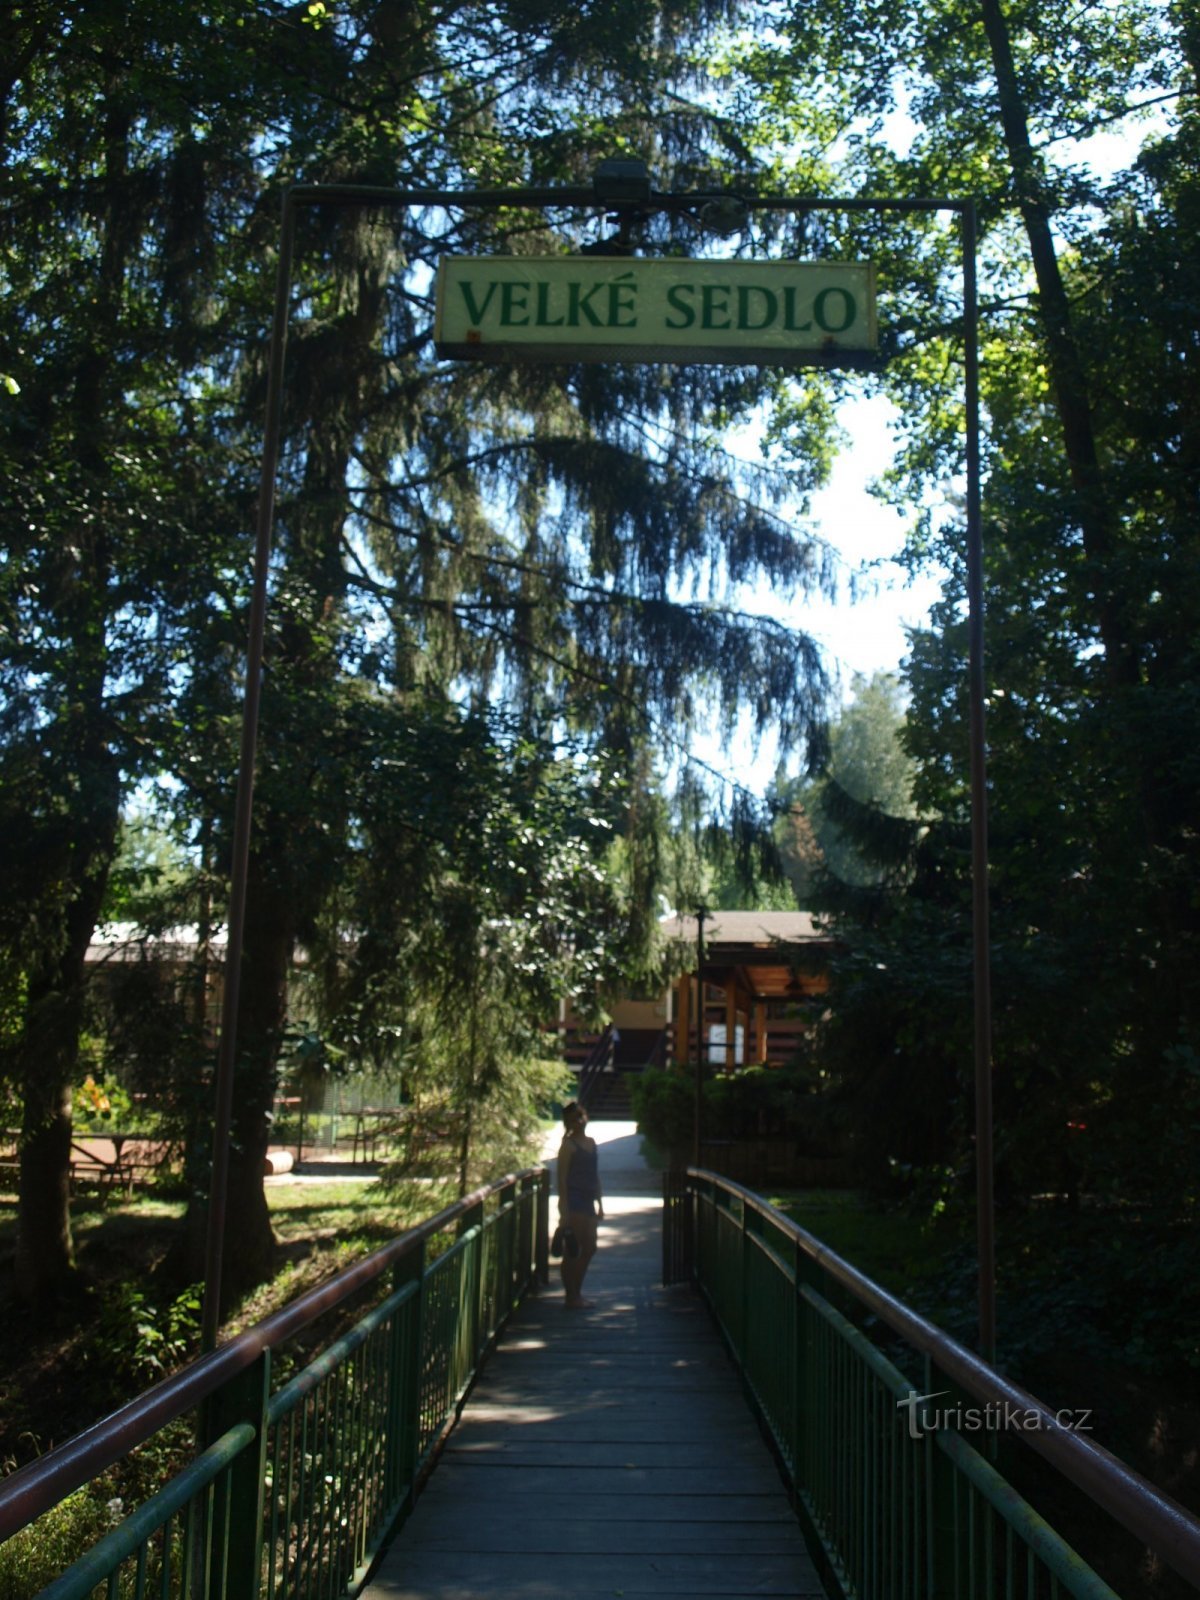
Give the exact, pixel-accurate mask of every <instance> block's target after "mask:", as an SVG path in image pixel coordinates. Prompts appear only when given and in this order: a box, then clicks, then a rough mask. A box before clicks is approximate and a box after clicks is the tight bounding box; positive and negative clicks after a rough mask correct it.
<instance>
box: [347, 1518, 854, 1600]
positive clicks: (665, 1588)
mask: <svg viewBox="0 0 1200 1600" xmlns="http://www.w3.org/2000/svg"><path fill="white" fill-rule="evenodd" d="M394 1553H395V1554H396V1555H397V1556H405V1559H402V1560H400V1559H398V1560H396V1561H394V1562H393V1561H389V1562H388V1564H387V1566H386V1567H385V1569H384V1570H383V1571H381V1572H380V1574H379V1576H378V1577H377V1578H376V1579H375V1580H374V1582H373V1583H372V1584H371V1586H370V1588H369V1590H368V1591H367V1592H368V1593H369V1594H370V1595H371V1596H372V1597H373V1600H534V1597H537V1600H566V1597H568V1596H569V1597H570V1600H581V1597H583V1596H592V1595H596V1596H600V1595H603V1596H605V1597H606V1600H613V1596H614V1595H618V1594H620V1595H623V1596H624V1597H625V1600H628V1597H629V1594H630V1591H631V1590H632V1591H640V1592H642V1593H644V1594H647V1595H721V1596H725V1597H727V1596H729V1595H730V1594H754V1595H787V1596H790V1597H792V1600H795V1597H798V1596H806V1597H807V1596H819V1595H823V1593H824V1591H823V1590H822V1588H821V1585H820V1583H819V1581H818V1579H817V1577H816V1574H815V1572H814V1571H813V1569H812V1568H811V1567H808V1566H806V1564H805V1563H803V1562H801V1561H800V1560H798V1559H796V1558H793V1557H792V1556H790V1555H789V1556H773V1555H758V1556H744V1557H737V1556H727V1557H721V1556H705V1555H677V1554H662V1555H650V1554H645V1555H634V1554H631V1555H624V1554H616V1555H590V1556H582V1557H580V1558H579V1559H578V1560H577V1559H576V1558H575V1555H574V1551H573V1549H572V1546H571V1542H570V1535H569V1533H564V1536H563V1539H562V1542H561V1544H560V1546H559V1548H558V1550H557V1552H556V1553H555V1554H554V1555H551V1556H542V1555H532V1556H531V1555H520V1554H506V1553H495V1554H489V1555H486V1556H484V1555H475V1554H472V1553H471V1552H469V1551H468V1552H466V1553H464V1552H462V1551H459V1552H457V1553H454V1552H448V1551H441V1550H437V1551H425V1550H416V1549H409V1550H408V1551H407V1552H405V1551H404V1548H403V1541H402V1542H401V1546H400V1548H399V1549H398V1550H396V1551H395V1552H394Z"/></svg>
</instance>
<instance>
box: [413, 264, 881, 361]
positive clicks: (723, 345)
mask: <svg viewBox="0 0 1200 1600" xmlns="http://www.w3.org/2000/svg"><path fill="white" fill-rule="evenodd" d="M434 342H435V344H436V346H437V350H438V353H439V355H443V356H451V357H455V358H457V359H467V360H476V361H512V360H524V361H530V360H533V361H675V362H688V361H703V362H718V363H720V362H723V363H728V364H733V365H750V364H759V365H765V366H797V365H798V366H812V365H818V366H821V365H829V366H841V365H847V366H851V365H863V364H867V363H869V362H871V361H872V359H873V354H874V351H875V349H876V344H877V329H876V322H875V269H874V267H873V266H872V265H871V264H869V263H866V262H800V261H681V260H675V259H672V260H649V261H645V260H639V259H633V258H629V257H611V256H605V257H602V258H597V257H594V256H482V257H480V256H444V257H443V258H442V261H441V265H440V266H439V269H438V283H437V320H436V323H435V325H434Z"/></svg>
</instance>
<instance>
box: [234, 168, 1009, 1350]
mask: <svg viewBox="0 0 1200 1600" xmlns="http://www.w3.org/2000/svg"><path fill="white" fill-rule="evenodd" d="M308 206H342V207H364V208H369V209H379V210H398V209H403V208H405V207H408V206H435V207H441V208H446V209H472V210H483V211H495V210H499V209H501V208H504V207H532V208H540V209H543V210H548V209H561V208H567V209H576V210H592V211H595V210H599V211H602V212H604V213H616V214H618V215H621V214H623V213H624V214H629V213H634V212H636V213H646V212H650V211H657V212H666V213H681V212H686V213H696V212H699V213H700V215H701V220H702V221H703V220H704V219H705V218H706V217H711V218H713V219H714V221H716V222H717V223H718V225H720V226H721V228H722V231H729V225H730V224H731V223H732V224H733V225H734V226H735V227H736V225H738V223H739V219H741V220H745V219H747V218H748V217H749V215H750V214H751V213H753V212H755V211H775V212H790V213H806V212H813V211H837V212H876V213H884V212H894V213H897V214H910V215H911V214H914V213H937V212H941V213H948V214H950V215H952V216H956V217H957V218H958V220H959V227H960V235H961V245H962V282H963V310H962V336H963V349H964V392H963V401H964V410H965V425H966V439H965V467H966V479H967V563H968V597H969V639H970V649H969V661H968V683H969V696H970V751H971V754H970V763H971V863H972V867H971V870H972V907H973V913H972V927H973V941H972V942H973V951H972V963H973V972H974V1072H975V1142H976V1195H977V1234H978V1256H979V1294H978V1298H979V1341H978V1342H979V1351H980V1354H981V1355H982V1356H983V1358H984V1359H985V1360H987V1361H991V1360H992V1359H993V1357H994V1354H995V1342H996V1311H995V1265H994V1258H995V1243H994V1226H993V1159H992V1080H991V1070H992V1066H991V981H990V953H989V928H988V883H987V875H988V860H987V767H986V741H985V724H984V657H983V539H982V493H981V482H980V475H981V459H980V435H979V325H978V293H977V277H976V232H977V222H976V208H975V202H974V200H972V199H962V200H953V199H932V198H931V199H866V198H864V199H838V198H829V197H825V196H821V195H764V196H746V195H740V194H736V193H717V194H714V193H712V192H681V193H675V192H662V191H657V190H653V189H652V188H651V187H650V180H649V177H648V175H647V173H646V169H645V167H644V166H643V165H642V164H641V163H640V162H636V161H628V160H611V161H605V162H602V163H601V164H600V167H599V168H598V169H597V172H596V175H595V178H594V181H593V183H592V184H590V185H578V186H568V185H564V186H561V187H557V188H555V187H549V188H515V189H418V188H413V189H389V188H382V187H375V186H373V185H369V184H353V183H347V184H294V185H292V186H291V187H289V188H288V189H287V190H286V191H285V192H284V196H283V214H282V222H281V228H280V238H279V259H278V263H277V267H276V277H275V304H274V313H273V320H272V327H271V343H270V354H269V360H268V368H267V414H266V426H265V432H264V438H263V459H262V473H261V477H260V483H259V496H258V512H257V519H256V534H255V547H254V569H253V588H252V595H251V605H250V616H249V624H248V636H247V646H246V689H245V699H244V703H243V716H242V735H241V748H240V754H239V765H238V780H237V792H236V800H235V811H234V833H233V849H232V864H231V883H230V899H229V918H228V943H227V950H226V973H225V999H224V1005H223V1008H222V1018H221V1033H220V1041H219V1046H218V1052H217V1071H216V1092H215V1108H214V1119H213V1165H212V1176H211V1182H210V1189H209V1207H208V1224H207V1235H206V1251H205V1285H204V1309H203V1316H202V1348H203V1349H204V1350H211V1349H212V1348H214V1346H215V1344H216V1338H217V1328H218V1324H219V1307H220V1288H221V1273H222V1251H223V1239H224V1231H225V1209H226V1190H227V1186H228V1178H229V1134H230V1127H231V1122H232V1112H233V1079H234V1062H235V1060H236V1053H237V1030H238V1011H239V1004H240V987H241V963H242V950H243V944H244V929H245V912H246V886H247V873H248V866H249V856H250V825H251V818H252V814H253V805H254V768H255V757H256V750H257V743H258V724H259V714H260V707H261V699H262V668H263V656H264V641H265V630H266V613H267V600H268V574H269V567H270V554H271V540H272V529H273V524H274V515H275V481H276V476H277V473H278V465H279V453H280V442H281V434H282V410H283V376H284V359H285V355H286V351H287V333H288V319H289V312H290V301H291V289H292V269H293V260H294V256H295V244H296V218H297V215H298V213H299V211H300V209H301V208H302V207H308ZM585 293H586V290H580V291H579V297H581V296H582V295H583V294H585ZM503 296H504V291H503V290H501V298H502V301H503ZM579 297H577V302H576V303H577V305H581V304H582V300H581V298H579ZM527 303H528V302H527V301H522V299H521V297H520V296H519V295H518V294H517V293H516V291H514V290H509V291H508V300H507V304H508V306H509V314H510V318H519V317H520V315H522V306H523V305H526V304H527ZM533 303H534V305H535V306H536V305H537V303H538V302H537V296H536V293H535V296H534V302H533ZM611 303H612V304H613V305H615V307H616V310H615V312H614V319H615V320H616V321H618V322H619V321H620V320H622V317H623V316H624V315H625V314H626V313H625V307H626V306H627V304H628V301H627V299H621V298H617V299H616V300H614V301H612V302H611ZM705 304H706V302H705V299H704V292H703V289H701V290H700V291H699V297H698V298H697V297H695V296H692V297H688V296H684V295H679V296H678V297H677V299H676V302H675V309H676V312H677V316H678V318H679V319H680V320H682V319H683V317H684V315H685V310H687V311H690V312H691V314H692V316H693V320H696V319H697V307H699V308H700V311H699V320H701V321H702V320H703V307H704V305H705ZM707 304H708V306H709V307H710V310H711V313H712V315H711V316H710V321H714V322H715V321H717V320H719V317H720V316H723V315H724V314H725V313H724V307H725V306H726V305H727V304H728V302H727V301H721V300H720V299H718V298H715V297H714V296H712V295H710V297H709V299H708V301H707ZM746 304H747V305H749V302H748V301H747V302H746ZM763 304H765V302H762V301H760V302H759V305H760V306H761V305H763ZM546 306H547V320H548V321H549V320H550V316H551V313H550V302H549V300H547V301H546ZM747 316H749V312H747ZM581 319H582V312H581ZM793 320H794V319H793ZM826 320H827V321H828V320H829V318H828V317H827V318H826ZM831 326H832V324H831ZM464 344H465V346H466V347H465V348H463V349H456V350H455V351H454V352H453V353H454V354H455V355H462V356H465V357H467V358H468V359H469V358H471V357H474V356H478V355H480V354H481V353H482V352H480V351H478V350H475V349H472V348H471V341H470V340H469V339H467V340H464ZM752 353H753V354H754V355H755V356H756V357H757V359H758V360H760V361H761V362H763V363H764V364H766V363H768V362H769V363H771V364H775V363H778V364H793V363H794V362H795V361H796V359H797V358H796V357H794V356H793V358H792V360H791V361H789V358H788V352H787V350H786V349H785V348H781V347H772V349H771V350H769V351H764V350H762V349H761V348H758V349H756V350H754V351H753V352H752ZM504 358H505V359H513V358H514V353H513V351H512V350H511V349H510V350H506V351H505V352H504ZM522 358H523V357H522ZM541 358H542V359H546V355H545V353H544V352H543V353H542V357H541ZM582 358H583V359H591V360H596V359H611V360H622V359H630V358H631V356H630V353H623V352H622V350H621V348H620V347H619V346H617V347H616V348H614V349H613V350H612V352H611V354H609V355H605V354H603V353H599V354H598V353H596V351H595V349H594V348H593V349H592V351H590V352H589V354H587V355H586V356H584V357H582ZM634 358H635V359H636V357H634ZM557 359H565V360H570V359H572V357H571V356H570V355H569V354H567V353H565V352H564V353H563V354H562V355H561V356H559V357H558V358H557ZM643 359H656V360H670V359H672V356H671V353H670V352H669V351H668V350H662V349H660V350H659V351H658V352H657V353H656V354H654V355H653V356H652V357H643ZM674 359H676V360H678V359H685V357H681V356H680V355H675V356H674ZM693 359H694V357H693ZM700 359H713V357H712V355H711V353H710V354H708V355H707V356H705V355H700ZM717 359H721V358H720V357H719V356H718V357H717ZM724 359H731V357H729V356H726V357H725V358H724ZM799 359H800V360H802V361H804V362H805V363H807V364H817V365H821V364H824V365H864V364H870V360H869V358H868V359H867V360H866V361H864V358H863V354H862V352H861V351H860V352H846V351H841V352H839V349H838V347H837V345H836V342H835V343H834V344H833V345H827V346H825V347H824V348H823V349H818V350H816V351H815V352H812V351H810V352H808V353H807V354H805V355H804V356H803V357H801V358H799Z"/></svg>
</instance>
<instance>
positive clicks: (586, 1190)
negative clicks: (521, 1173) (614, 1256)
mask: <svg viewBox="0 0 1200 1600" xmlns="http://www.w3.org/2000/svg"><path fill="white" fill-rule="evenodd" d="M563 1126H564V1128H565V1129H566V1132H565V1133H564V1135H563V1142H562V1144H561V1145H560V1146H559V1151H558V1215H559V1221H560V1222H561V1223H562V1226H563V1228H564V1230H565V1231H566V1232H567V1233H568V1234H569V1235H570V1236H571V1237H572V1238H573V1239H574V1243H575V1246H576V1248H575V1251H574V1252H572V1250H571V1248H570V1240H568V1247H567V1248H566V1249H565V1250H564V1251H563V1258H562V1281H563V1288H564V1290H565V1291H566V1297H567V1298H566V1304H567V1307H568V1309H570V1310H572V1311H575V1310H578V1309H580V1308H581V1307H583V1306H587V1305H589V1304H590V1303H591V1302H590V1301H587V1300H585V1299H584V1298H583V1293H582V1290H583V1280H584V1278H585V1276H586V1275H587V1269H588V1263H589V1262H590V1261H591V1259H592V1257H593V1256H594V1255H595V1254H596V1225H597V1222H598V1221H599V1220H600V1219H602V1218H603V1216H604V1199H603V1196H602V1195H601V1192H600V1158H599V1154H598V1152H597V1149H596V1141H595V1139H592V1138H590V1137H589V1136H588V1133H587V1112H586V1111H585V1110H584V1109H583V1107H582V1106H581V1105H578V1104H577V1103H576V1102H575V1101H574V1100H572V1101H571V1102H570V1104H569V1105H566V1106H564V1107H563Z"/></svg>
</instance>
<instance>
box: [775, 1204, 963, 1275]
mask: <svg viewBox="0 0 1200 1600" xmlns="http://www.w3.org/2000/svg"><path fill="white" fill-rule="evenodd" d="M769 1198H770V1200H771V1204H772V1205H774V1206H777V1207H778V1208H779V1210H780V1211H782V1212H784V1213H785V1215H787V1216H789V1217H791V1219H792V1221H793V1222H797V1223H799V1225H800V1226H801V1227H802V1228H803V1229H804V1230H805V1231H806V1232H807V1233H811V1234H813V1235H814V1237H816V1238H817V1239H819V1240H820V1241H821V1243H822V1244H824V1245H828V1247H829V1248H830V1249H831V1250H832V1251H834V1253H835V1254H836V1255H839V1256H841V1257H842V1258H843V1260H845V1261H848V1262H850V1264H851V1265H852V1266H855V1267H857V1268H858V1270H859V1271H860V1272H864V1273H866V1275H867V1277H868V1278H873V1279H874V1280H875V1282H876V1283H878V1284H879V1285H880V1286H881V1287H882V1288H884V1289H888V1290H890V1291H891V1293H892V1294H895V1295H899V1296H900V1297H901V1298H904V1297H906V1296H907V1294H908V1292H909V1291H910V1290H911V1289H912V1288H913V1287H914V1286H916V1285H919V1284H926V1285H927V1284H928V1283H929V1282H930V1280H931V1279H933V1278H934V1277H936V1275H937V1273H938V1271H939V1268H940V1267H941V1265H942V1262H943V1259H944V1255H945V1252H946V1251H947V1250H948V1249H950V1248H951V1247H952V1246H953V1245H955V1244H957V1243H958V1242H959V1236H958V1235H957V1233H956V1232H955V1231H954V1230H953V1229H952V1228H951V1227H950V1226H949V1225H947V1224H945V1223H938V1222H930V1221H927V1220H925V1219H924V1218H922V1217H919V1216H917V1215H915V1214H914V1213H912V1212H908V1211H903V1210H899V1209H896V1208H893V1207H885V1206H881V1205H880V1204H879V1203H878V1202H877V1201H873V1200H871V1199H870V1198H869V1197H868V1196H867V1195H865V1194H863V1193H861V1192H860V1191H859V1190H856V1189H794V1190H787V1191H784V1192H782V1193H780V1194H776V1195H772V1196H770V1197H769Z"/></svg>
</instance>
